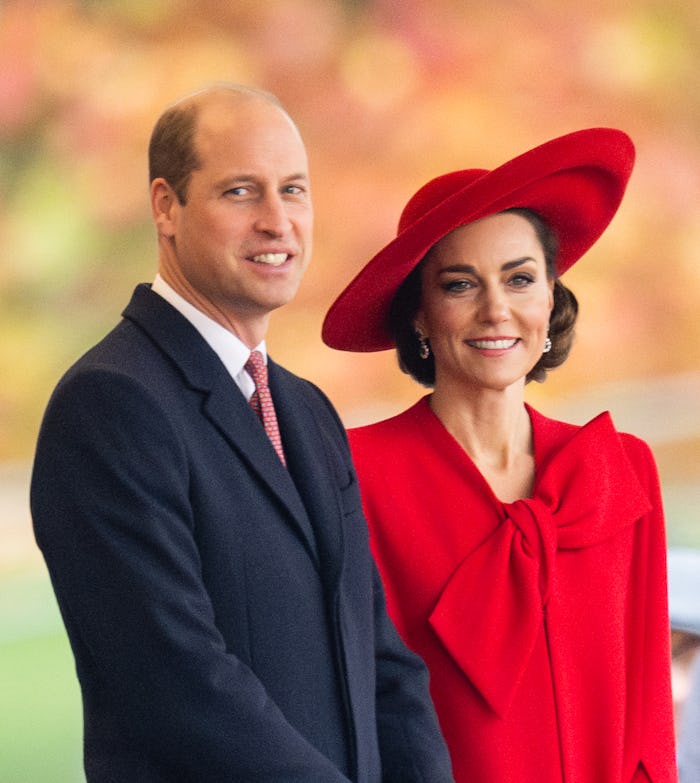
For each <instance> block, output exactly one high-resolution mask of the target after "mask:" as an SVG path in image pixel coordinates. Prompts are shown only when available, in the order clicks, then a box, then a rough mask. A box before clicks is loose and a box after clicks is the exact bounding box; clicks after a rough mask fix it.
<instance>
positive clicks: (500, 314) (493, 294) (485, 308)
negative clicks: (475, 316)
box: [480, 286, 508, 323]
mask: <svg viewBox="0 0 700 783" xmlns="http://www.w3.org/2000/svg"><path fill="white" fill-rule="evenodd" d="M480 315H481V319H482V320H483V321H485V322H486V323H500V322H501V321H505V320H506V319H507V318H508V300H507V297H506V295H505V292H504V291H502V290H501V289H500V288H499V287H497V286H494V287H485V288H483V289H482V294H481V302H480Z"/></svg>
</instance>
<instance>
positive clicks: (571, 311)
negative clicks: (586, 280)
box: [387, 207, 578, 387]
mask: <svg viewBox="0 0 700 783" xmlns="http://www.w3.org/2000/svg"><path fill="white" fill-rule="evenodd" d="M505 212H507V213H510V214H515V215H520V216H521V217H523V218H525V220H527V221H528V223H530V225H531V226H532V227H533V228H534V229H535V233H536V235H537V239H538V240H539V242H540V245H541V246H542V250H543V252H544V258H545V264H546V269H547V277H548V278H549V279H550V280H553V281H554V288H553V295H554V306H553V308H552V312H551V315H550V317H549V339H550V340H551V341H552V348H551V350H550V351H548V352H547V353H543V354H542V356H540V359H539V361H538V362H537V364H536V365H535V366H534V367H533V368H532V369H531V370H530V372H529V373H528V374H527V376H526V378H525V380H526V381H527V382H529V381H538V382H539V383H541V382H542V381H544V379H545V378H546V377H547V371H548V370H552V369H554V368H555V367H559V365H560V364H563V363H564V361H565V360H566V357H567V356H568V355H569V351H570V350H571V345H572V343H573V339H574V326H575V324H576V318H577V317H578V302H577V301H576V297H575V296H574V294H573V293H572V292H571V291H570V290H569V289H568V288H567V287H566V286H565V285H563V283H562V282H561V281H560V280H559V279H558V278H557V269H556V260H557V252H558V247H559V243H558V241H557V237H556V234H555V233H554V231H553V230H552V229H551V228H550V227H549V225H547V223H545V222H544V220H543V219H542V218H541V217H540V216H539V215H538V214H537V213H536V212H533V211H532V210H531V209H524V208H520V207H518V208H514V209H507V210H505ZM424 265H425V258H423V259H422V260H421V261H420V263H419V264H418V265H417V266H416V267H415V268H414V269H413V270H412V271H411V273H410V274H409V275H408V277H406V279H405V280H404V281H403V283H402V284H401V286H400V287H399V289H398V291H397V292H396V294H395V295H394V298H393V300H392V302H391V305H390V307H389V315H388V320H387V327H388V329H389V333H390V334H391V337H392V339H393V340H394V343H395V344H396V352H397V356H398V361H399V367H400V368H401V369H402V370H403V371H404V372H405V373H407V374H408V375H410V376H411V377H412V378H414V379H415V380H416V381H418V383H421V384H423V386H429V387H432V386H434V385H435V359H434V358H433V354H432V352H431V353H430V355H429V356H428V358H427V359H421V358H420V354H419V349H420V342H419V340H418V335H417V334H416V329H415V326H414V321H415V318H416V315H417V314H418V310H419V309H420V304H421V293H422V279H423V267H424Z"/></svg>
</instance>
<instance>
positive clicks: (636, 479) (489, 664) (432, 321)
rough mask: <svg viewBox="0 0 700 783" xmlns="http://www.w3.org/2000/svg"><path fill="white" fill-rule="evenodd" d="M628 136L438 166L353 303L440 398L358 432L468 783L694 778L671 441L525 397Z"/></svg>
mask: <svg viewBox="0 0 700 783" xmlns="http://www.w3.org/2000/svg"><path fill="white" fill-rule="evenodd" d="M633 160H634V147H633V145H632V142H631V141H630V139H629V138H628V137H627V136H626V135H625V134H624V133H622V132H620V131H617V130H613V129H606V128H597V129H591V130H584V131H579V132H577V133H572V134H569V135H567V136H564V137H561V138H558V139H555V140H553V141H550V142H548V143H547V144H544V145H542V146H540V147H537V148H535V149H533V150H530V151H529V152H526V153H525V154H523V155H520V156H519V157H517V158H515V159H513V160H511V161H509V162H508V163H506V164H504V165H502V166H500V167H498V168H497V169H494V170H493V171H485V170H480V169H477V170H474V169H472V170H467V171H457V172H453V173H451V174H447V175H444V176H442V177H438V178H437V179H435V180H432V181H431V182H429V183H428V184H427V185H425V186H424V187H423V188H421V189H420V190H419V191H418V192H417V193H416V194H415V195H414V196H413V198H412V199H411V200H410V201H409V203H408V205H407V206H406V208H405V209H404V211H403V214H402V216H401V220H400V223H399V231H398V235H397V237H396V238H395V239H394V240H393V241H392V242H390V243H389V244H388V245H387V246H386V247H385V248H383V249H382V250H381V251H380V252H379V253H378V254H377V255H376V256H375V257H374V258H373V259H372V260H371V261H370V262H369V263H368V264H367V265H366V266H365V268H364V269H363V270H362V271H361V272H360V273H359V274H358V275H357V277H356V278H355V279H354V280H353V281H352V282H351V283H350V285H349V286H348V287H347V288H346V289H345V291H343V293H342V294H341V295H340V297H339V298H338V299H337V300H336V302H335V303H334V304H333V306H332V307H331V309H330V311H329V313H328V315H327V316H326V320H325V323H324V332H323V335H324V340H325V341H326V343H327V344H328V345H330V346H332V347H334V348H339V349H342V350H351V351H376V350H383V349H387V348H390V347H392V346H396V348H397V351H398V356H399V363H400V365H401V367H402V369H404V370H405V371H406V372H408V373H410V374H411V375H412V376H413V377H414V378H415V379H416V380H418V381H419V382H420V383H422V384H425V385H427V386H429V387H432V389H433V391H432V394H430V395H428V396H426V397H424V398H423V399H421V400H420V401H419V402H418V403H417V404H415V405H414V406H413V407H411V408H410V409H409V410H407V411H405V412H404V413H402V414H400V415H398V416H395V417H393V418H391V419H388V420H387V421H383V422H379V423H376V424H373V425H370V426H366V427H360V428H358V429H355V430H351V431H350V441H351V445H352V448H353V454H354V458H355V461H356V464H357V470H358V474H359V480H360V486H361V490H362V493H363V503H364V505H365V511H366V515H367V519H368V521H369V524H370V529H371V534H372V541H373V548H374V553H375V556H376V559H377V562H378V565H379V568H380V571H381V573H382V576H383V579H384V582H385V585H386V590H387V598H388V602H389V607H390V611H391V613H392V614H393V617H394V620H395V622H396V624H397V626H398V628H399V630H400V632H401V633H402V634H403V636H404V638H405V639H406V640H407V642H408V643H409V645H410V646H412V647H413V648H414V649H415V650H416V651H417V652H418V653H419V654H421V655H422V656H423V658H424V659H425V661H426V663H427V664H428V667H429V668H430V670H431V683H432V694H433V698H434V700H435V705H436V708H437V711H438V714H439V716H440V721H441V725H442V728H443V731H444V733H445V737H446V739H447V742H448V745H449V746H450V750H451V754H452V761H453V765H454V771H455V777H456V780H457V781H463V782H465V783H466V781H469V782H470V783H501V782H502V781H517V783H550V782H553V781H567V783H568V782H571V783H613V782H614V783H619V782H620V781H623V782H624V783H627V782H628V781H635V782H637V781H654V783H659V782H660V781H664V782H666V781H674V780H675V779H676V772H675V766H674V750H673V718H672V708H671V696H670V677H669V671H670V667H669V650H668V638H669V627H668V611H667V605H666V572H665V541H664V524H663V513H662V507H661V499H660V492H659V484H658V479H657V473H656V468H655V465H654V461H653V458H652V456H651V453H650V451H649V448H648V447H647V446H646V444H644V443H643V442H642V441H640V440H638V439H637V438H635V437H633V436H631V435H625V434H620V433H618V432H617V431H616V430H615V429H614V427H613V424H612V422H611V419H610V417H609V415H608V414H601V415H600V416H598V417H597V418H595V419H594V420H593V421H591V422H589V423H588V424H586V425H585V426H583V427H576V426H573V425H570V424H565V423H563V422H558V421H554V420H551V419H548V418H546V417H545V416H543V415H542V414H540V413H538V412H537V411H535V410H533V409H532V408H531V407H530V406H528V405H526V404H525V402H524V388H525V384H526V383H527V382H528V381H529V380H532V379H536V380H542V379H543V378H544V376H545V374H546V372H547V370H549V369H551V368H553V367H556V366H558V365H559V364H561V363H562V362H563V361H564V360H565V358H566V356H567V354H568V352H569V348H570V345H571V340H572V333H573V327H574V322H575V320H576V315H577V303H576V299H575V297H574V296H573V294H572V293H571V292H570V291H569V290H568V289H567V288H566V287H565V286H564V285H563V284H562V283H561V282H560V280H559V276H560V275H561V274H562V273H563V272H565V271H566V270H567V269H568V268H569V267H570V266H571V265H572V264H573V263H574V262H575V261H576V260H578V259H579V258H580V257H581V256H582V255H583V254H584V252H585V251H586V250H587V249H588V248H589V247H590V246H591V245H592V244H593V242H595V240H596V239H597V238H598V237H599V236H600V234H601V233H602V232H603V230H604V229H605V227H606V226H607V225H608V223H609V222H610V220H611V219H612V217H613V215H614V214H615V212H616V210H617V208H618V206H619V203H620V201H621V199H622V196H623V193H624V190H625V187H626V184H627V180H628V178H629V176H630V173H631V170H632V165H633Z"/></svg>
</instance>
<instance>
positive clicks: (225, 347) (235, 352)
mask: <svg viewBox="0 0 700 783" xmlns="http://www.w3.org/2000/svg"><path fill="white" fill-rule="evenodd" d="M151 290H152V291H154V292H155V293H156V294H158V295H159V296H162V297H163V299H165V301H166V302H169V303H170V304H171V305H172V306H173V307H174V308H175V309H176V310H177V311H178V312H179V313H181V314H182V315H183V316H184V317H185V318H186V319H187V320H188V321H189V322H190V323H191V324H192V326H194V328H195V329H196V330H197V331H198V332H199V333H200V334H201V335H202V337H203V338H204V339H205V340H206V341H207V343H208V344H209V346H210V347H211V348H212V350H213V351H214V352H215V353H216V355H217V356H218V357H219V359H221V361H222V362H223V363H224V367H226V369H227V370H228V372H229V374H230V375H231V377H232V378H233V380H234V381H235V382H236V385H237V386H238V388H239V389H240V390H241V391H242V392H243V395H244V396H245V398H246V400H250V398H251V396H252V394H253V392H254V391H255V384H254V383H253V379H252V378H251V377H250V375H248V373H247V372H246V371H245V370H244V369H243V368H244V366H245V363H246V362H247V361H248V357H249V356H250V348H248V347H247V346H246V345H245V343H244V342H243V341H242V340H240V339H239V338H238V337H236V335H235V334H233V332H230V331H229V330H228V329H224V327H223V326H221V324H218V323H217V322H216V321H214V320H213V319H211V318H210V317H209V316H208V315H205V314H204V313H203V312H202V311H201V310H198V309H197V308H196V307H195V306H194V305H192V304H190V303H189V302H188V301H187V300H186V299H183V297H181V296H180V294H178V293H177V291H175V289H174V288H173V287H172V286H170V285H169V284H168V283H166V282H165V280H163V278H162V277H161V276H160V275H159V274H157V275H156V278H155V280H154V281H153V285H152V286H151ZM255 350H256V351H260V353H261V354H262V355H263V358H264V359H265V362H267V348H266V346H265V340H263V341H262V342H261V343H260V344H259V345H257V346H256V347H255Z"/></svg>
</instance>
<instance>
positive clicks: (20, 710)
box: [0, 569, 85, 783]
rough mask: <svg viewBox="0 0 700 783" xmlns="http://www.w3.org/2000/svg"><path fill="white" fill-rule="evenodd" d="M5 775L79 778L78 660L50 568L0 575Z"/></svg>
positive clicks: (29, 779) (9, 778) (51, 780)
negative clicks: (48, 573)
mask: <svg viewBox="0 0 700 783" xmlns="http://www.w3.org/2000/svg"><path fill="white" fill-rule="evenodd" d="M0 694H2V695H1V696H0V702H1V704H2V709H0V780H2V781H3V783H80V782H81V781H84V780H85V776H84V774H83V771H82V714H81V706H80V693H79V689H78V682H77V679H76V677H75V670H74V666H73V657H72V655H71V652H70V647H69V645H68V640H67V638H66V635H65V632H64V631H63V626H62V625H61V621H60V617H59V613H58V608H57V606H56V602H55V600H54V597H53V593H52V591H51V587H50V584H49V581H48V577H46V575H45V573H44V572H43V571H41V570H39V569H37V570H33V571H28V572H23V573H21V574H15V575H6V576H4V577H2V578H0Z"/></svg>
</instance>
